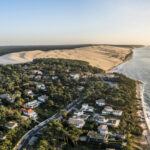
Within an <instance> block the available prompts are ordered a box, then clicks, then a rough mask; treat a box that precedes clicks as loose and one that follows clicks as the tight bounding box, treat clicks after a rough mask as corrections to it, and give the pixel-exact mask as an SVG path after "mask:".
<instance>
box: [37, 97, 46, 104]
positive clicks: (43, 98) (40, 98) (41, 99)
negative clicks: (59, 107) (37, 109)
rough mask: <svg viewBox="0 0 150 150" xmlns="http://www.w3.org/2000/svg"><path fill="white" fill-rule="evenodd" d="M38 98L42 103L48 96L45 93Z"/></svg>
mask: <svg viewBox="0 0 150 150" xmlns="http://www.w3.org/2000/svg"><path fill="white" fill-rule="evenodd" d="M38 100H39V101H40V102H42V103H45V101H46V100H48V96H46V95H42V96H39V97H38Z"/></svg>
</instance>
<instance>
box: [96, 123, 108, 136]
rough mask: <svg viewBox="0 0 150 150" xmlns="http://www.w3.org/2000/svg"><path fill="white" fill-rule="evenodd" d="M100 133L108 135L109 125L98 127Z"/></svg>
mask: <svg viewBox="0 0 150 150" xmlns="http://www.w3.org/2000/svg"><path fill="white" fill-rule="evenodd" d="M97 129H98V132H99V133H100V134H101V135H106V134H108V127H107V125H100V126H98V128H97Z"/></svg>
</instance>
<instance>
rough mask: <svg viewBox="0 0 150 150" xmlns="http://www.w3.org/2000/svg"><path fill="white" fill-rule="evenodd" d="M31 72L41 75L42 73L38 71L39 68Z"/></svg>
mask: <svg viewBox="0 0 150 150" xmlns="http://www.w3.org/2000/svg"><path fill="white" fill-rule="evenodd" d="M33 72H34V73H36V74H38V75H42V74H43V72H42V71H40V70H33Z"/></svg>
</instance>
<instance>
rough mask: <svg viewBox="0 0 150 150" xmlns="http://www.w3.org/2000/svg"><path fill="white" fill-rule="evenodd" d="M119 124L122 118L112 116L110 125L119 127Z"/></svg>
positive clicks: (109, 121) (108, 123)
mask: <svg viewBox="0 0 150 150" xmlns="http://www.w3.org/2000/svg"><path fill="white" fill-rule="evenodd" d="M119 124H120V120H119V119H115V118H111V119H109V120H108V122H107V125H108V126H113V127H118V126H119Z"/></svg>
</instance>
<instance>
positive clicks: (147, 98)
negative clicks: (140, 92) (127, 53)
mask: <svg viewBox="0 0 150 150" xmlns="http://www.w3.org/2000/svg"><path fill="white" fill-rule="evenodd" d="M112 72H118V73H122V74H124V75H126V76H127V77H129V78H132V79H136V80H140V81H142V82H143V83H144V102H145V106H146V110H147V116H148V118H149V119H150V46H149V47H142V48H136V49H134V50H133V57H132V58H131V59H130V60H129V61H127V62H125V63H123V64H121V65H119V66H118V67H116V68H114V69H113V70H112Z"/></svg>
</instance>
